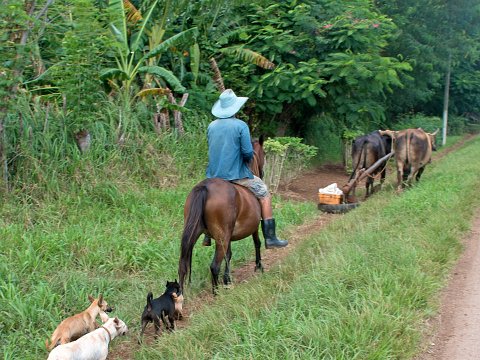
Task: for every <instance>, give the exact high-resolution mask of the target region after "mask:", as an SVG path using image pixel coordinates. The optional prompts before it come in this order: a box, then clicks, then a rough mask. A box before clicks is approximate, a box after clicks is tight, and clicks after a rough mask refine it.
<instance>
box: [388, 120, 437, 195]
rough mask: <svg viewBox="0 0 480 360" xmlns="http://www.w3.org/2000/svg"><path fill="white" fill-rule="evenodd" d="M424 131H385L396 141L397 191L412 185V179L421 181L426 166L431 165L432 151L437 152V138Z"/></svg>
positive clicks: (435, 133)
mask: <svg viewBox="0 0 480 360" xmlns="http://www.w3.org/2000/svg"><path fill="white" fill-rule="evenodd" d="M437 132H438V130H436V131H435V132H434V133H433V134H429V133H427V132H425V131H424V130H423V129H421V128H418V129H406V130H401V131H390V130H387V131H384V132H382V133H383V134H388V135H390V136H392V138H393V139H394V151H395V162H396V164H397V189H398V190H401V189H402V188H403V187H404V185H405V183H406V184H407V185H411V183H412V179H413V178H414V177H415V179H416V181H419V180H420V177H421V176H422V173H423V171H424V170H425V166H426V165H427V164H428V163H430V161H431V157H432V151H435V150H436V148H435V136H436V135H437Z"/></svg>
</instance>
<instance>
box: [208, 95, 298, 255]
mask: <svg viewBox="0 0 480 360" xmlns="http://www.w3.org/2000/svg"><path fill="white" fill-rule="evenodd" d="M247 100H248V98H247V97H237V96H236V95H235V93H234V92H233V90H231V89H227V90H225V91H224V92H223V93H222V94H221V95H220V97H219V99H218V100H217V101H216V102H215V104H214V105H213V107H212V114H213V115H214V116H215V117H216V118H217V119H216V120H214V121H213V122H212V123H210V125H209V126H208V129H207V138H208V167H207V178H221V179H224V180H227V181H230V182H232V183H235V184H238V185H241V186H244V187H246V188H248V189H249V190H250V191H251V192H252V193H253V194H254V195H255V197H256V198H257V199H258V200H259V202H260V207H261V215H262V232H263V236H264V238H265V247H266V248H267V249H269V248H278V247H284V246H287V245H288V241H287V240H281V239H278V238H277V236H276V234H275V219H274V218H273V211H272V201H271V197H270V194H269V191H268V189H267V186H266V185H265V183H264V182H263V180H262V179H260V178H259V177H257V176H255V175H253V174H252V172H251V170H250V169H249V167H248V163H249V162H250V160H252V158H253V147H252V142H251V139H250V130H249V128H248V125H247V124H246V123H245V122H244V121H242V120H239V119H237V118H235V117H234V116H235V114H236V113H237V112H238V111H239V110H240V108H241V107H242V106H243V105H244V104H245V102H246V101H247ZM203 245H204V246H210V245H211V239H210V238H209V237H208V236H205V239H204V240H203Z"/></svg>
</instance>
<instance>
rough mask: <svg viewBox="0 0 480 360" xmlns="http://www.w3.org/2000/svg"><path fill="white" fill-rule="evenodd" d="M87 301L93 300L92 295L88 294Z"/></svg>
mask: <svg viewBox="0 0 480 360" xmlns="http://www.w3.org/2000/svg"><path fill="white" fill-rule="evenodd" d="M88 301H90V302H91V303H92V302H94V301H95V299H94V298H93V296H92V295H88Z"/></svg>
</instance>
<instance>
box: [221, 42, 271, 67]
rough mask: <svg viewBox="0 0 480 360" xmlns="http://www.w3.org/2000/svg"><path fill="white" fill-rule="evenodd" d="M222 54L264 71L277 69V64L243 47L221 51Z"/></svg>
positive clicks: (233, 47)
mask: <svg viewBox="0 0 480 360" xmlns="http://www.w3.org/2000/svg"><path fill="white" fill-rule="evenodd" d="M220 52H221V53H222V54H225V55H232V56H235V57H236V58H237V59H240V60H242V61H246V62H249V63H252V64H255V65H257V66H259V67H261V68H262V69H267V70H271V69H274V68H275V64H274V63H273V62H271V61H270V60H268V59H267V58H266V57H265V56H263V55H262V54H259V53H258V52H255V51H253V50H250V49H245V48H243V47H242V46H231V47H228V48H224V49H221V50H220Z"/></svg>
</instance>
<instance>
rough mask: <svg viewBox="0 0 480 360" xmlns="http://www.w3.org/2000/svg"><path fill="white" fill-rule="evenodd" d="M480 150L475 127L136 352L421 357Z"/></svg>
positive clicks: (468, 211)
mask: <svg viewBox="0 0 480 360" xmlns="http://www.w3.org/2000/svg"><path fill="white" fill-rule="evenodd" d="M479 156H480V139H478V138H477V139H476V140H475V141H472V142H470V143H469V144H468V145H467V146H465V147H464V148H462V149H460V150H459V151H457V152H455V153H451V154H449V155H448V156H446V157H445V158H444V159H442V160H439V161H436V162H434V163H433V164H431V165H428V167H427V170H426V171H425V173H424V176H423V178H422V181H421V182H420V183H419V184H418V185H417V186H415V187H413V188H410V189H408V190H406V191H405V192H404V193H402V194H400V195H397V194H396V193H395V192H394V186H392V185H390V186H389V187H388V188H387V189H386V190H385V191H383V192H382V193H380V194H378V195H376V196H374V197H373V198H371V200H369V201H368V202H367V203H364V204H362V205H361V206H360V207H359V208H357V209H356V210H355V211H352V212H350V213H348V214H346V215H345V216H343V217H341V218H339V219H338V220H336V221H335V222H333V223H331V224H330V225H329V226H328V227H327V228H326V229H325V230H323V231H322V232H320V233H318V234H313V235H312V236H311V237H310V238H309V239H308V240H306V241H304V242H303V243H302V244H301V246H300V248H299V249H298V250H297V251H295V252H294V253H292V254H291V255H290V256H289V257H288V259H287V260H286V261H284V262H282V264H281V265H279V266H277V267H276V268H275V269H272V271H270V272H269V273H267V274H264V276H262V277H257V278H255V279H253V280H252V281H250V282H249V283H248V284H242V285H240V286H237V287H236V288H235V289H232V290H230V291H225V292H222V293H221V295H220V296H219V297H218V298H217V299H216V300H215V303H214V304H212V305H210V306H209V307H208V308H205V309H204V310H203V311H202V312H200V313H197V314H194V315H193V317H192V319H191V322H190V323H191V325H190V326H189V327H188V328H187V329H184V330H181V331H177V332H176V333H175V334H173V335H167V336H164V337H162V338H161V339H160V340H159V341H158V342H157V343H156V344H154V345H150V346H145V347H143V348H142V350H141V352H139V353H138V354H137V355H136V357H135V358H136V359H154V358H159V357H162V358H175V359H210V358H215V359H229V358H234V359H248V358H255V359H257V358H258V359H408V358H411V357H412V356H414V355H415V354H416V352H417V351H418V349H419V347H420V345H421V336H422V329H424V321H425V320H426V319H428V318H429V317H430V316H432V314H434V313H435V311H436V309H437V307H438V292H439V290H440V289H441V287H442V286H443V285H444V284H445V281H446V278H447V274H448V271H449V269H451V268H452V266H453V264H454V262H455V260H456V259H457V258H458V256H459V254H460V252H461V250H462V246H461V242H460V239H461V237H462V236H463V234H464V233H465V232H466V231H467V230H468V229H469V226H470V223H471V219H472V216H473V214H474V212H475V209H478V207H479V205H480V194H479V192H478V188H479V186H480V178H479V177H478V174H479V172H480V162H479V161H478V158H479Z"/></svg>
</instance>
